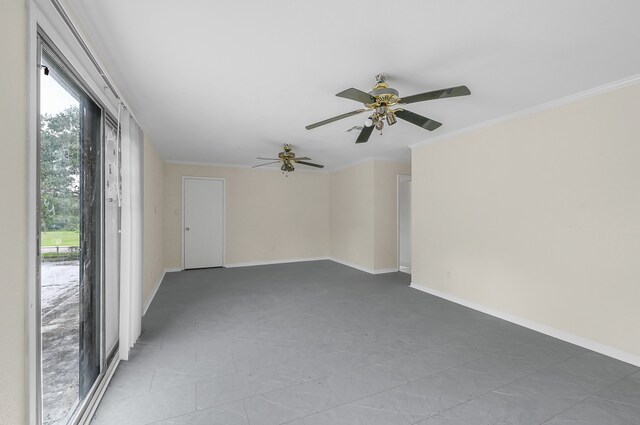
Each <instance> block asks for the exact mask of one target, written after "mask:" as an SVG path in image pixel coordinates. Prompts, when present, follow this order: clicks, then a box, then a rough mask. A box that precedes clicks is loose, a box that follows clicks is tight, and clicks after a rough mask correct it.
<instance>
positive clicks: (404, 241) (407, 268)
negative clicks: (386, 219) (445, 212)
mask: <svg viewBox="0 0 640 425" xmlns="http://www.w3.org/2000/svg"><path fill="white" fill-rule="evenodd" d="M398 271H400V272H404V273H409V274H411V176H407V175H402V174H399V175H398Z"/></svg>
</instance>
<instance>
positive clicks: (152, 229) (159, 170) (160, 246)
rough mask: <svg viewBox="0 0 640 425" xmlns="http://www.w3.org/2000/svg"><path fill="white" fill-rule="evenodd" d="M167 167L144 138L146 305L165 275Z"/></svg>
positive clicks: (144, 272) (144, 269)
mask: <svg viewBox="0 0 640 425" xmlns="http://www.w3.org/2000/svg"><path fill="white" fill-rule="evenodd" d="M163 211H164V163H163V162H162V160H161V159H160V156H158V152H157V151H156V149H155V148H154V147H153V145H152V144H151V142H150V141H149V139H148V137H147V136H146V135H145V137H144V258H143V276H144V279H143V288H142V299H143V300H144V302H145V303H146V302H147V301H148V300H149V296H150V295H151V292H152V291H153V290H154V288H155V287H156V284H157V283H158V280H159V279H160V278H161V277H162V273H163V271H164V242H163V240H164V229H163V226H164V214H163Z"/></svg>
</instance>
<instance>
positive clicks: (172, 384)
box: [93, 261, 640, 425]
mask: <svg viewBox="0 0 640 425" xmlns="http://www.w3.org/2000/svg"><path fill="white" fill-rule="evenodd" d="M409 279H410V276H409V275H407V274H405V273H388V274H380V275H371V274H368V273H364V272H361V271H358V270H355V269H352V268H350V267H346V266H343V265H340V264H337V263H335V262H331V261H314V262H301V263H290V264H281V265H270V266H257V267H242V268H231V269H203V270H191V271H184V272H177V273H168V274H167V275H166V277H165V279H164V281H163V283H162V286H161V287H160V289H159V291H158V292H157V294H156V296H155V299H154V301H153V303H152V304H151V307H150V308H149V310H148V312H147V314H146V315H145V317H144V319H143V333H142V336H141V338H140V339H139V341H138V343H137V344H136V346H135V348H134V349H133V351H132V353H131V356H130V360H129V361H127V362H121V363H120V366H119V368H118V370H117V372H116V374H115V376H114V378H113V380H112V381H111V384H110V386H109V388H108V390H107V393H106V395H105V397H104V399H103V401H102V404H101V406H100V408H99V409H98V411H97V413H96V415H95V418H94V420H93V423H94V424H118V425H126V424H136V425H141V424H208V425H211V424H214V425H215V424H224V425H240V424H241V425H248V424H251V425H266V424H272V425H276V424H291V425H327V424H367V425H376V424H381V425H382V424H384V425H393V424H403V425H404V424H418V423H419V424H423V425H442V424H447V425H454V424H455V425H462V424H465V425H469V424H497V423H518V424H542V423H548V424H556V425H559V424H563V423H567V421H582V422H579V423H581V424H582V423H584V424H596V423H597V424H600V425H602V424H604V423H634V422H633V421H637V418H638V417H640V397H639V394H640V372H639V371H638V368H637V367H635V366H632V365H629V364H626V363H623V362H620V361H617V360H614V359H611V358H608V357H605V356H602V355H600V354H596V353H594V352H591V351H588V350H586V349H584V348H581V347H577V346H575V345H571V344H568V343H566V342H563V341H560V340H557V339H554V338H551V337H549V336H546V335H543V334H540V333H537V332H534V331H531V330H528V329H526V328H523V327H520V326H517V325H514V324H511V323H509V322H505V321H503V320H500V319H497V318H494V317H492V316H488V315H485V314H482V313H479V312H477V311H474V310H471V309H468V308H465V307H462V306H459V305H457V304H454V303H451V302H448V301H445V300H442V299H440V298H437V297H434V296H431V295H428V294H425V293H422V292H419V291H417V290H415V289H411V288H409V287H408V285H409ZM594 420H595V422H594ZM607 421H609V422H607ZM616 421H617V422H616Z"/></svg>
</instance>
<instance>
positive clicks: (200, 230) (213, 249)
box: [183, 177, 224, 269]
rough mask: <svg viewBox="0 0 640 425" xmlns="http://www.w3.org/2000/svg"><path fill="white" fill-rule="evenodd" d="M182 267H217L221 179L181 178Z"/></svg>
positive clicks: (220, 243)
mask: <svg viewBox="0 0 640 425" xmlns="http://www.w3.org/2000/svg"><path fill="white" fill-rule="evenodd" d="M183 194H184V198H183V217H184V226H183V234H184V239H183V240H184V268H185V269H198V268H203V267H221V266H222V265H223V255H224V181H223V180H217V179H206V178H192V177H184V179H183Z"/></svg>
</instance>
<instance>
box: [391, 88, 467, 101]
mask: <svg viewBox="0 0 640 425" xmlns="http://www.w3.org/2000/svg"><path fill="white" fill-rule="evenodd" d="M470 94H471V91H470V90H469V89H468V88H467V86H457V87H449V88H448V89H441V90H434V91H429V92H426V93H420V94H414V95H412V96H407V97H403V98H401V99H400V100H399V101H398V103H403V104H408V103H415V102H424V101H425V100H433V99H444V98H445V97H457V96H467V95H470Z"/></svg>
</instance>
